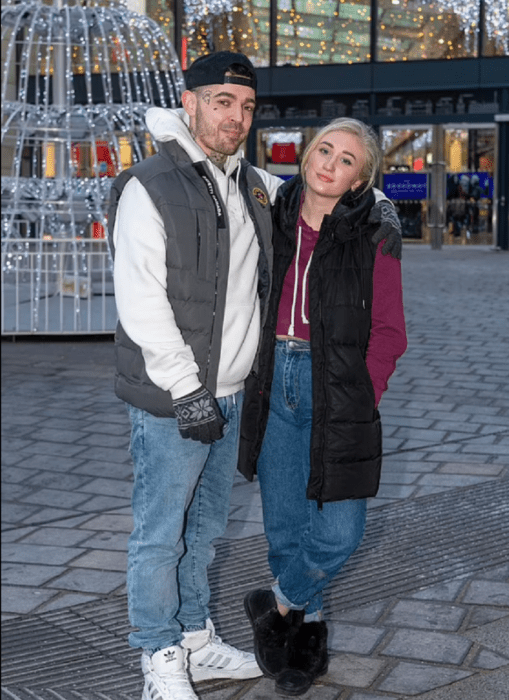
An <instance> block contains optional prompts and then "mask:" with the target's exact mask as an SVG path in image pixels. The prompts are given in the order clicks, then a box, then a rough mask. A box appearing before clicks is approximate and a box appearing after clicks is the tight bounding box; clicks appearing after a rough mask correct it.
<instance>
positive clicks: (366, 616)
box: [327, 601, 389, 625]
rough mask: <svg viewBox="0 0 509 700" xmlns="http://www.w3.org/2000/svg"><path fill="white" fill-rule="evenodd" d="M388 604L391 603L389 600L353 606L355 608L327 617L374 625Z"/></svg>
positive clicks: (332, 619)
mask: <svg viewBox="0 0 509 700" xmlns="http://www.w3.org/2000/svg"><path fill="white" fill-rule="evenodd" d="M388 605H389V603H388V602H387V601H379V602H377V603H370V604H369V605H362V606H360V607H358V608H353V610H342V611H340V612H336V613H332V614H331V615H330V616H328V617H327V619H329V620H331V621H334V620H340V621H342V622H357V623H359V624H362V625H374V624H375V623H376V622H377V621H378V620H379V619H380V617H381V616H382V614H383V613H384V612H385V610H386V609H387V606H388Z"/></svg>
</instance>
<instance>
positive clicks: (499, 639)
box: [464, 616, 509, 656]
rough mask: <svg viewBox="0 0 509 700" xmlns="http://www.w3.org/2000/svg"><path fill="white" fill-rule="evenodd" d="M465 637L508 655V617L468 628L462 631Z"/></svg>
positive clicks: (498, 652)
mask: <svg viewBox="0 0 509 700" xmlns="http://www.w3.org/2000/svg"><path fill="white" fill-rule="evenodd" d="M464 636H465V637H468V639H471V640H472V641H474V642H477V643H478V644H482V645H483V646H485V647H488V648H489V649H491V651H494V652H496V653H497V654H501V655H502V656H507V655H508V646H507V640H508V639H509V617H507V616H506V617H502V618H500V619H499V620H495V621H494V622H490V623H489V624H487V625H483V626H482V627H475V628H473V629H469V630H467V631H466V632H465V633H464Z"/></svg>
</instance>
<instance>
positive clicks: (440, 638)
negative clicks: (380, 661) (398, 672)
mask: <svg viewBox="0 0 509 700" xmlns="http://www.w3.org/2000/svg"><path fill="white" fill-rule="evenodd" d="M471 646H472V642H471V641H470V640H468V639H465V638H464V637H461V636H459V635H456V634H444V633H443V632H425V631H423V630H419V631H417V630H409V629H407V630H403V629H401V630H396V632H395V634H394V637H393V638H392V639H391V641H390V642H389V643H388V644H387V646H386V647H385V649H384V650H383V651H382V652H381V653H382V654H383V655H384V656H400V657H403V658H406V659H415V660H420V661H435V662H437V663H441V664H454V665H459V664H461V663H463V660H464V659H465V657H466V655H467V654H468V651H469V649H470V647H471Z"/></svg>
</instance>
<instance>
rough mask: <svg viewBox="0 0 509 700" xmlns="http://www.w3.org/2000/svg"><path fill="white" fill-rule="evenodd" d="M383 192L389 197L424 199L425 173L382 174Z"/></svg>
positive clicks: (426, 190)
mask: <svg viewBox="0 0 509 700" xmlns="http://www.w3.org/2000/svg"><path fill="white" fill-rule="evenodd" d="M384 194H385V196H386V197H388V198H389V199H426V197H427V195H428V176H427V174H426V173H390V174H387V175H384Z"/></svg>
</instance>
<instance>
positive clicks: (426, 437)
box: [2, 245, 509, 700]
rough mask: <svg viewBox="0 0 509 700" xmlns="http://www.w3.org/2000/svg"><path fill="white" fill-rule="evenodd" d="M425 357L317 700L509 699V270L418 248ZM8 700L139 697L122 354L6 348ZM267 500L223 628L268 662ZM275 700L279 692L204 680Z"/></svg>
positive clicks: (389, 405)
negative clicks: (116, 377) (246, 597)
mask: <svg viewBox="0 0 509 700" xmlns="http://www.w3.org/2000/svg"><path fill="white" fill-rule="evenodd" d="M404 285H405V306H406V314H407V325H408V333H409V349H408V351H407V353H406V355H405V356H404V358H403V359H402V360H401V361H400V364H399V366H398V370H397V372H396V374H395V375H394V377H393V378H392V380H391V383H390V388H389V391H388V392H387V394H386V396H385V397H384V399H383V401H382V405H381V413H382V419H383V425H384V436H385V437H384V453H385V458H384V470H383V478H382V487H381V489H380V494H379V496H378V497H377V498H376V499H373V500H372V501H371V502H370V516H369V523H368V528H367V532H366V537H365V540H364V542H363V544H362V546H361V548H360V549H359V551H358V552H357V553H356V554H355V555H354V557H353V558H352V559H351V561H350V562H349V563H348V565H347V566H346V567H345V570H344V572H343V573H342V574H341V575H340V577H339V578H338V581H336V582H335V584H334V586H332V587H331V590H330V592H329V595H328V598H327V603H326V613H327V618H328V621H329V628H330V650H331V657H332V658H331V664H330V668H329V672H328V674H327V675H326V676H325V677H323V678H322V679H321V680H320V682H319V683H318V682H317V683H315V685H314V686H313V688H312V689H311V690H310V691H309V692H308V693H307V694H306V695H305V696H302V697H303V698H304V700H307V699H310V698H313V699H320V700H382V699H383V698H400V699H401V698H419V699H423V700H431V699H433V700H445V699H447V700H507V699H508V698H509V691H508V690H507V688H509V562H508V557H507V552H508V551H509V513H508V512H507V511H508V508H509V496H508V489H507V487H508V483H509V481H508V479H507V476H508V472H509V398H508V394H509V391H508V389H509V379H508V378H509V362H508V350H507V348H508V341H509V324H508V323H507V318H508V315H509V314H508V307H509V304H508V299H509V294H508V292H509V254H508V253H504V252H496V251H494V250H491V249H490V248H488V247H483V248H475V249H474V248H472V247H459V246H458V247H454V248H452V247H451V248H444V249H443V250H442V251H431V250H430V249H429V248H427V247H424V246H422V247H421V246H411V245H408V246H406V247H405V250H404ZM2 351H3V383H2V393H3V419H2V432H3V442H2V450H3V452H2V465H3V466H2V531H3V534H2V540H3V548H2V582H3V591H2V610H3V614H2V630H3V634H4V643H3V645H2V649H3V652H2V654H3V679H2V682H3V684H4V685H3V686H2V700H3V699H4V698H5V699H7V698H10V699H16V698H18V699H19V700H28V699H29V698H30V700H36V699H37V698H41V699H42V698H44V700H50V699H51V700H67V699H69V700H70V699H71V698H72V699H73V700H79V699H82V700H85V699H86V700H139V698H140V697H141V687H142V683H141V679H140V673H139V666H138V663H139V662H138V653H137V652H136V651H133V650H130V649H129V648H128V646H127V644H126V642H125V638H126V634H127V632H128V623H127V618H126V610H125V588H124V580H125V566H126V555H125V548H126V541H127V537H128V533H129V530H130V526H131V515H130V505H129V498H130V488H131V466H130V458H129V454H128V452H127V442H128V424H127V418H126V415H125V413H124V409H123V407H122V405H121V404H120V403H119V402H118V401H117V400H116V399H115V397H114V395H113V392H112V374H113V369H112V366H113V348H112V343H111V341H110V340H104V339H103V340H97V341H90V340H89V341H86V342H84V341H77V340H76V339H69V340H67V341H66V340H65V339H64V340H63V341H62V340H59V341H52V342H41V341H40V339H39V340H37V339H35V340H34V339H30V340H23V339H18V340H17V341H16V342H11V341H9V340H5V341H4V342H3V343H2ZM260 510H261V509H260V499H259V492H258V487H257V484H256V483H254V484H248V483H247V482H245V481H244V480H243V479H242V478H240V477H239V478H238V479H237V480H236V483H235V486H234V489H233V496H232V506H231V517H230V522H229V525H228V529H227V532H226V533H225V537H224V538H223V539H222V540H221V541H220V542H219V543H218V548H217V557H216V562H215V563H214V565H213V567H212V569H211V582H212V589H213V594H214V600H215V603H214V609H213V614H214V619H215V620H216V623H217V626H218V629H219V630H220V632H221V634H222V635H223V637H224V638H225V639H226V640H227V641H230V642H232V643H235V644H238V645H239V646H241V647H243V648H250V644H251V637H250V630H249V625H248V623H247V620H246V618H245V616H244V613H243V611H242V596H243V594H244V592H245V591H247V590H249V589H250V588H251V587H252V586H253V585H256V586H257V585H267V584H268V582H269V581H270V576H269V574H268V570H267V567H266V563H265V540H264V537H263V529H262V525H261V512H260ZM197 693H198V695H199V697H200V698H203V700H240V699H241V698H242V700H269V699H270V698H274V697H275V693H274V689H273V684H272V682H270V681H269V680H266V679H260V680H256V681H250V682H244V683H216V684H214V683H212V684H202V685H201V686H199V687H198V688H197Z"/></svg>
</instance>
